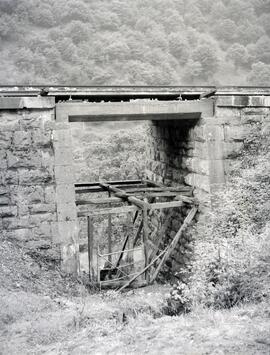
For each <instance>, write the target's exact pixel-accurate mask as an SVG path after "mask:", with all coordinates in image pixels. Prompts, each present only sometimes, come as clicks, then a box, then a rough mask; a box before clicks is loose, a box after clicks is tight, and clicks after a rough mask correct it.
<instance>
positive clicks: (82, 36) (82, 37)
mask: <svg viewBox="0 0 270 355" xmlns="http://www.w3.org/2000/svg"><path fill="white" fill-rule="evenodd" d="M90 29H91V27H90V28H89V26H88V25H85V24H84V23H82V22H80V21H72V22H70V23H69V24H68V25H67V26H66V30H65V34H66V37H68V38H71V39H72V41H73V43H74V44H78V43H80V42H84V41H87V40H88V38H89V30H90Z"/></svg>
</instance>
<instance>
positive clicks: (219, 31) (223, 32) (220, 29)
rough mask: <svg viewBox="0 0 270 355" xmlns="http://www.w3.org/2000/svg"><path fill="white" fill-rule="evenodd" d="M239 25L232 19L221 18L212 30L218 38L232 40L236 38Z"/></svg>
mask: <svg viewBox="0 0 270 355" xmlns="http://www.w3.org/2000/svg"><path fill="white" fill-rule="evenodd" d="M236 31H237V25H236V24H235V22H233V21H232V20H230V19H224V20H223V19H221V20H220V21H218V22H217V23H216V24H215V25H214V26H213V30H212V31H211V32H212V33H213V35H214V36H215V37H217V38H218V39H221V40H224V41H228V42H231V41H232V40H233V39H234V38H235V34H236Z"/></svg>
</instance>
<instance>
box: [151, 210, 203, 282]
mask: <svg viewBox="0 0 270 355" xmlns="http://www.w3.org/2000/svg"><path fill="white" fill-rule="evenodd" d="M197 211H198V209H197V207H193V208H192V209H191V210H190V212H189V214H188V215H187V217H186V218H185V220H184V222H183V224H182V226H181V227H180V229H179V230H178V232H177V233H176V235H175V236H174V238H173V241H172V242H171V244H169V246H168V248H167V250H166V253H165V254H164V256H163V258H162V259H161V261H160V263H159V265H158V267H157V268H156V270H155V272H154V274H153V276H152V277H151V279H150V284H151V283H153V282H154V281H155V280H156V278H157V275H158V273H159V272H160V270H161V268H162V266H163V265H164V264H165V262H166V261H167V260H168V258H169V257H170V255H171V253H172V251H173V250H174V249H175V247H176V245H177V243H178V242H179V239H180V237H181V236H182V234H183V232H184V231H185V230H186V228H187V227H188V226H189V224H190V223H191V221H192V220H193V218H194V217H195V215H196V213H197Z"/></svg>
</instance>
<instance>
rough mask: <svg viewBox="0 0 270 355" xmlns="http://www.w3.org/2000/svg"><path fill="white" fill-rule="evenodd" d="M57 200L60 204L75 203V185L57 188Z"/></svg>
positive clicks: (58, 186) (63, 185)
mask: <svg viewBox="0 0 270 355" xmlns="http://www.w3.org/2000/svg"><path fill="white" fill-rule="evenodd" d="M56 200H57V202H58V203H62V204H65V203H74V202H75V188H74V185H73V184H62V185H57V186H56Z"/></svg>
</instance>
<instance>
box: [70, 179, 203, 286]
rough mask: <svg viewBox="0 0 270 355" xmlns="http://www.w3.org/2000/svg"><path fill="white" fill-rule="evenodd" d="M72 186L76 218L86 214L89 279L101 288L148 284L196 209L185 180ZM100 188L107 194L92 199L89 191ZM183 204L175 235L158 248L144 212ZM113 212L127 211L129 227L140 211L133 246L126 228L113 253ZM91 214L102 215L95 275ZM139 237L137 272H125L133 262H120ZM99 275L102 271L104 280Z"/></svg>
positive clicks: (154, 276)
mask: <svg viewBox="0 0 270 355" xmlns="http://www.w3.org/2000/svg"><path fill="white" fill-rule="evenodd" d="M75 191H76V205H77V206H78V213H77V214H78V217H86V218H87V236H88V264H89V278H90V281H91V282H92V283H96V284H98V286H99V287H100V288H101V287H106V286H108V287H115V288H119V290H120V291H121V290H123V289H124V288H126V287H129V286H131V285H133V286H134V287H136V286H137V287H138V286H142V285H147V284H151V283H153V282H154V281H155V280H156V278H157V276H158V274H159V272H160V271H161V269H162V266H163V265H164V264H165V263H166V261H167V260H168V259H169V257H170V255H171V254H172V252H173V250H174V249H175V247H176V246H177V244H178V242H179V240H180V238H181V236H182V234H183V232H184V231H185V229H186V228H187V226H188V225H189V224H190V223H191V221H192V220H193V218H194V217H195V215H196V213H197V211H198V203H197V200H196V199H195V198H194V197H192V195H193V191H192V188H191V187H189V186H184V185H181V186H177V187H167V186H163V185H161V184H157V183H155V182H153V181H150V180H123V181H109V182H107V181H106V182H90V183H78V184H76V185H75ZM101 192H106V193H107V194H108V197H97V198H91V194H93V193H101ZM89 194H90V195H89ZM81 196H83V198H82V197H81ZM164 200H166V201H164ZM183 204H186V205H187V206H188V209H189V212H188V214H187V216H186V218H185V219H184V222H183V223H182V225H181V227H180V229H179V230H178V232H177V233H176V234H175V236H174V238H173V239H172V240H171V241H170V243H168V245H166V246H165V247H163V248H162V250H160V246H159V245H160V243H161V240H160V238H159V240H157V241H156V243H153V242H151V241H150V239H149V213H150V212H151V211H154V210H161V209H169V208H179V207H182V206H183ZM89 207H90V210H89ZM114 214H129V215H130V216H131V215H132V217H131V218H132V222H131V223H132V224H133V226H134V225H135V222H136V221H137V222H138V217H139V215H140V219H141V220H140V223H139V224H138V227H137V230H136V233H135V234H134V235H133V240H132V246H131V247H130V240H129V239H131V237H130V233H127V234H126V236H125V238H124V240H123V244H122V247H121V248H120V250H118V251H115V252H112V239H111V236H112V220H111V218H112V215H114ZM96 216H107V219H108V249H107V250H108V252H107V253H101V252H100V250H99V247H98V248H97V264H96V275H95V274H94V271H93V270H94V265H93V260H94V258H93V253H94V248H93V240H94V225H93V218H94V217H96ZM139 242H140V245H141V246H140V247H141V248H142V250H143V255H144V263H143V265H142V266H141V268H140V270H137V271H136V272H130V271H126V268H127V266H129V267H130V266H132V264H133V262H132V261H131V262H130V263H129V264H127V263H124V264H123V263H122V261H123V258H124V256H125V255H127V254H128V253H132V252H134V251H135V250H138V249H139V247H138V244H139ZM128 246H129V247H128ZM100 258H101V259H103V260H104V262H105V264H106V267H104V268H100V263H99V260H100ZM112 259H114V261H113V260H112ZM131 269H132V268H131ZM128 270H130V268H129V269H128ZM104 275H107V277H106V279H105V280H104ZM139 279H140V281H139Z"/></svg>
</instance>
